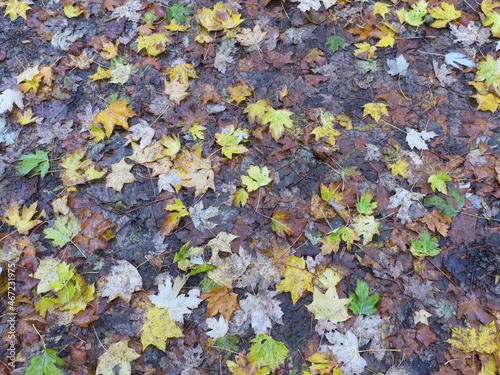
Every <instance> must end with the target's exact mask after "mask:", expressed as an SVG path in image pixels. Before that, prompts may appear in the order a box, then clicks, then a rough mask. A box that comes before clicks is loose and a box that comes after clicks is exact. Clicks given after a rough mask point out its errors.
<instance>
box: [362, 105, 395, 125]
mask: <svg viewBox="0 0 500 375" xmlns="http://www.w3.org/2000/svg"><path fill="white" fill-rule="evenodd" d="M363 108H364V112H363V116H368V115H370V116H372V117H373V119H374V120H375V121H376V122H379V121H380V118H381V117H382V116H389V112H388V111H387V105H386V104H383V103H366V104H365V105H364V106H363Z"/></svg>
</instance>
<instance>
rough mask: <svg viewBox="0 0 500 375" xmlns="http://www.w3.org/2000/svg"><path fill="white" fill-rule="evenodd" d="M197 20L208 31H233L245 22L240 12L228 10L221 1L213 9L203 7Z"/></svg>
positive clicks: (197, 15) (197, 14)
mask: <svg viewBox="0 0 500 375" xmlns="http://www.w3.org/2000/svg"><path fill="white" fill-rule="evenodd" d="M196 18H197V19H198V22H199V23H200V25H201V26H203V27H204V28H205V29H207V30H208V31H218V30H224V29H226V30H227V29H232V28H234V27H236V26H238V25H239V24H240V23H242V22H243V21H244V19H242V18H241V15H240V14H239V13H238V12H236V11H234V10H233V9H231V8H226V7H225V6H224V4H223V3H222V2H221V1H219V2H218V3H217V4H215V5H214V8H213V9H208V8H205V7H203V8H202V9H200V10H198V11H197V12H196Z"/></svg>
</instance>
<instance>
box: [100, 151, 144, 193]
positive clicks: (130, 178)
mask: <svg viewBox="0 0 500 375" xmlns="http://www.w3.org/2000/svg"><path fill="white" fill-rule="evenodd" d="M132 167H133V164H127V163H126V162H125V158H123V159H122V160H120V161H119V162H118V163H115V164H112V165H111V173H110V174H109V175H108V176H107V177H106V187H108V188H109V187H110V188H113V189H115V190H116V191H119V192H121V191H122V189H123V185H125V184H130V183H132V182H135V181H137V180H136V179H135V177H134V175H133V174H132V173H131V172H130V170H131V169H132Z"/></svg>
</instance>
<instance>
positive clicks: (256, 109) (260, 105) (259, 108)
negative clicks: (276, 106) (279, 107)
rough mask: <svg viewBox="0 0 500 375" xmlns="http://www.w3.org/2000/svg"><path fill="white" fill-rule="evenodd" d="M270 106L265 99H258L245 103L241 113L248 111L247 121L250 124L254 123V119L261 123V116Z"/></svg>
mask: <svg viewBox="0 0 500 375" xmlns="http://www.w3.org/2000/svg"><path fill="white" fill-rule="evenodd" d="M272 108H273V107H271V105H269V104H267V100H266V99H259V100H257V101H256V102H255V103H250V104H249V105H247V107H246V108H245V110H244V111H243V113H248V121H249V122H250V124H253V123H255V120H257V122H258V123H259V124H261V123H262V116H264V115H265V114H266V113H267V112H269V110H271V109H272Z"/></svg>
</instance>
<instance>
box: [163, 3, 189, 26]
mask: <svg viewBox="0 0 500 375" xmlns="http://www.w3.org/2000/svg"><path fill="white" fill-rule="evenodd" d="M190 14H193V11H192V10H191V9H189V8H188V7H187V6H186V4H179V3H175V4H174V5H172V6H171V7H170V8H167V19H168V22H172V18H173V19H175V22H176V23H186V22H187V19H186V16H189V15H190Z"/></svg>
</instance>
